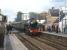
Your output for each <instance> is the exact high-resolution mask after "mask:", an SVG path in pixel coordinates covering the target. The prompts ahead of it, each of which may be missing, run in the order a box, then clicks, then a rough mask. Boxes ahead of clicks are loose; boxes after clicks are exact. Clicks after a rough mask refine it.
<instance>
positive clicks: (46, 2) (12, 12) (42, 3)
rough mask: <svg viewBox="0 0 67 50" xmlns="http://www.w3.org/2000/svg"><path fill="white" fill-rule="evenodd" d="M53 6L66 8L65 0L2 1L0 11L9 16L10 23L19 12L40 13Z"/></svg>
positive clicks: (0, 0) (0, 1)
mask: <svg viewBox="0 0 67 50" xmlns="http://www.w3.org/2000/svg"><path fill="white" fill-rule="evenodd" d="M52 6H55V7H56V8H57V7H60V6H64V0H0V9H2V13H4V14H5V15H7V16H8V21H13V20H14V19H15V18H16V12H18V11H21V12H25V13H27V12H38V13H39V12H42V11H45V10H47V9H49V8H51V7H52Z"/></svg>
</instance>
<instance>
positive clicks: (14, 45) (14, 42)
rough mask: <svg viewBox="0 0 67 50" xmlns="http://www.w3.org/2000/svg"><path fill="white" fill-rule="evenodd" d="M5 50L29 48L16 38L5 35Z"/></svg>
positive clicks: (25, 49)
mask: <svg viewBox="0 0 67 50" xmlns="http://www.w3.org/2000/svg"><path fill="white" fill-rule="evenodd" d="M4 50H28V48H27V47H25V45H24V44H23V43H22V42H21V41H20V40H19V39H18V38H17V37H16V36H15V34H9V35H5V42H4Z"/></svg>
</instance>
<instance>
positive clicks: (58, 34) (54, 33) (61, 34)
mask: <svg viewBox="0 0 67 50" xmlns="http://www.w3.org/2000/svg"><path fill="white" fill-rule="evenodd" d="M43 33H46V34H52V35H57V36H62V37H67V34H66V33H60V32H59V33H56V32H46V31H43Z"/></svg>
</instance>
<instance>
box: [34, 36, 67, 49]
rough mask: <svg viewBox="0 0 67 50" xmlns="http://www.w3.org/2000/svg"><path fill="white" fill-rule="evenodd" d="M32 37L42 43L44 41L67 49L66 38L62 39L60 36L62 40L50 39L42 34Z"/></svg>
mask: <svg viewBox="0 0 67 50" xmlns="http://www.w3.org/2000/svg"><path fill="white" fill-rule="evenodd" d="M34 38H35V39H37V40H39V41H41V42H43V43H46V44H48V45H50V46H52V47H55V48H57V49H59V50H67V40H66V41H63V38H62V40H60V39H58V40H55V39H54V38H53V39H50V38H48V37H45V36H44V35H41V36H37V37H34ZM57 38H58V37H57ZM64 42H65V43H64Z"/></svg>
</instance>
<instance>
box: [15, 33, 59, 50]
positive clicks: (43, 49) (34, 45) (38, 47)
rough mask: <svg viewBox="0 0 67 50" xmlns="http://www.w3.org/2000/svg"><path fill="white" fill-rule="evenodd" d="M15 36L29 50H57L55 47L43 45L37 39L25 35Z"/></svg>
mask: <svg viewBox="0 0 67 50" xmlns="http://www.w3.org/2000/svg"><path fill="white" fill-rule="evenodd" d="M16 36H17V37H18V38H19V39H20V40H21V41H22V43H24V45H25V46H26V47H28V48H29V50H58V49H57V48H55V47H52V46H50V45H47V44H45V43H44V42H43V41H42V40H38V37H31V36H27V35H25V34H16ZM45 41H46V40H45Z"/></svg>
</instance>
